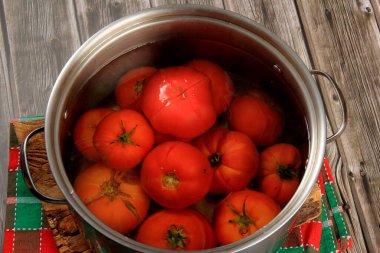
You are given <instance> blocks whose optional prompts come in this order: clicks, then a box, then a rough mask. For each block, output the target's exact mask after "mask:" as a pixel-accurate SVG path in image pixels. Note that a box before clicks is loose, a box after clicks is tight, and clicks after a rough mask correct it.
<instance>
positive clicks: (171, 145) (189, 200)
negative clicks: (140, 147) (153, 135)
mask: <svg viewBox="0 0 380 253" xmlns="http://www.w3.org/2000/svg"><path fill="white" fill-rule="evenodd" d="M212 175H213V174H212V171H211V167H210V164H209V162H208V161H207V158H206V157H205V156H204V155H203V154H202V153H201V152H200V151H199V150H198V149H197V148H196V147H194V146H192V145H191V144H188V143H185V142H180V141H170V142H165V143H162V144H160V145H158V146H156V147H155V148H154V149H153V150H152V151H150V152H149V154H148V155H147V156H146V157H145V159H144V161H143V163H142V167H141V184H142V186H143V188H144V190H145V192H146V193H147V194H148V195H149V196H150V197H151V198H152V199H153V200H155V201H156V202H157V203H158V204H159V205H161V206H164V207H166V208H175V209H178V208H185V207H187V206H190V205H192V204H195V203H196V202H198V201H199V200H201V199H202V198H203V197H204V196H205V195H206V194H207V193H208V191H209V190H210V187H211V183H212Z"/></svg>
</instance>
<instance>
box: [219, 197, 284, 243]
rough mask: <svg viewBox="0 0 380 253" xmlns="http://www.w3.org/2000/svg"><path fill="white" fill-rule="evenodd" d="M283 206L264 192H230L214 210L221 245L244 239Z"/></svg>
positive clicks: (270, 218)
mask: <svg viewBox="0 0 380 253" xmlns="http://www.w3.org/2000/svg"><path fill="white" fill-rule="evenodd" d="M280 211H281V207H280V206H279V205H278V204H277V203H276V202H274V201H273V200H272V199H271V198H270V197H268V196H267V195H265V194H264V193H261V192H257V191H252V190H242V191H236V192H232V193H230V194H228V195H227V197H226V198H224V199H223V200H222V201H221V202H220V203H219V204H218V205H217V207H216V209H215V212H214V223H213V224H214V232H215V237H216V240H217V242H218V243H219V245H226V244H230V243H233V242H236V241H238V240H240V239H243V238H245V237H247V236H249V235H251V234H253V233H255V232H256V231H257V230H258V229H260V228H262V227H263V226H265V225H267V224H268V223H269V222H270V221H271V220H272V219H273V218H274V217H276V215H277V214H278V213H279V212H280Z"/></svg>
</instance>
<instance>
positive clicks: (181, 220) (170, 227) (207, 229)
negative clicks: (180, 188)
mask: <svg viewBox="0 0 380 253" xmlns="http://www.w3.org/2000/svg"><path fill="white" fill-rule="evenodd" d="M136 241H138V242H141V243H144V244H147V245H150V246H153V247H157V248H163V249H170V250H181V251H182V250H202V249H209V248H213V247H215V246H216V245H215V237H214V234H213V231H212V228H211V225H210V224H209V222H208V221H207V219H206V218H205V217H204V216H203V215H202V214H200V213H199V212H197V211H195V210H193V209H190V208H185V209H177V210H168V209H164V210H161V211H158V212H157V213H154V214H152V215H151V216H149V217H148V218H147V219H146V220H145V221H144V222H143V223H142V224H141V226H140V227H139V229H138V231H137V235H136Z"/></svg>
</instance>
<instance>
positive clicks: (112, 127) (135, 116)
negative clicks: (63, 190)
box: [94, 109, 154, 169]
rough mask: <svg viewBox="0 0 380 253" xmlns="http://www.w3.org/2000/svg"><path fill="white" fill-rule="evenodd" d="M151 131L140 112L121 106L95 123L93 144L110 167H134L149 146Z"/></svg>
mask: <svg viewBox="0 0 380 253" xmlns="http://www.w3.org/2000/svg"><path fill="white" fill-rule="evenodd" d="M153 144H154V133H153V130H152V128H151V126H150V125H149V123H148V122H147V121H146V119H145V118H144V116H143V115H141V114H140V113H138V112H136V111H134V110H129V109H124V110H120V111H115V112H112V113H110V114H108V115H107V116H106V117H105V118H104V119H103V120H102V121H101V122H100V123H99V124H98V126H97V128H96V131H95V134H94V145H95V148H96V149H97V150H98V153H99V154H100V156H101V158H102V160H103V162H104V163H105V164H106V165H107V166H109V167H112V168H114V169H132V168H134V167H136V166H137V165H138V164H139V163H140V162H141V161H142V159H143V158H144V156H145V155H146V154H147V153H148V151H149V150H150V149H151V148H152V147H153Z"/></svg>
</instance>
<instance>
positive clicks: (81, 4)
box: [74, 0, 150, 43]
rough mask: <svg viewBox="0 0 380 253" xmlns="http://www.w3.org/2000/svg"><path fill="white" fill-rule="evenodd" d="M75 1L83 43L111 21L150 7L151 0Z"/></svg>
mask: <svg viewBox="0 0 380 253" xmlns="http://www.w3.org/2000/svg"><path fill="white" fill-rule="evenodd" d="M74 3H75V6H76V16H77V20H78V26H79V33H80V38H81V42H82V43H83V42H84V41H85V40H86V39H88V38H89V37H90V36H91V35H93V34H94V33H96V32H97V31H98V30H100V29H102V28H103V27H105V26H106V25H108V24H110V23H111V22H113V21H115V20H117V19H119V18H122V17H124V16H126V15H129V14H133V13H136V12H137V11H140V10H142V9H145V8H149V7H150V2H149V0H132V1H121V0H110V1H108V0H96V1H90V0H84V1H75V2H74Z"/></svg>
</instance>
